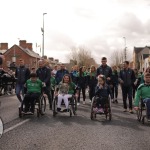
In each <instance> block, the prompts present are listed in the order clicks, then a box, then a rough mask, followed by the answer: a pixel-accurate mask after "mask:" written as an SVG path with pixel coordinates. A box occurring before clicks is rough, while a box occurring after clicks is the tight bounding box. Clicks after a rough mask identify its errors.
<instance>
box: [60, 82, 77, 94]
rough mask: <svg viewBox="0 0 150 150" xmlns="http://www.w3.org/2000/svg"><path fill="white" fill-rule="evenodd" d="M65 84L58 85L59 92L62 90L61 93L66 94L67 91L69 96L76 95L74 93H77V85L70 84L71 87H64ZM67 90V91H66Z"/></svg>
mask: <svg viewBox="0 0 150 150" xmlns="http://www.w3.org/2000/svg"><path fill="white" fill-rule="evenodd" d="M63 84H64V83H62V82H60V83H59V85H58V90H61V92H64V91H65V93H66V91H67V94H74V91H75V88H76V85H75V84H74V83H73V82H71V83H69V85H67V86H66V87H62V86H63ZM64 88H65V89H64Z"/></svg>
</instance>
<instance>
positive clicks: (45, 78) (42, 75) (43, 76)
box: [36, 67, 51, 86]
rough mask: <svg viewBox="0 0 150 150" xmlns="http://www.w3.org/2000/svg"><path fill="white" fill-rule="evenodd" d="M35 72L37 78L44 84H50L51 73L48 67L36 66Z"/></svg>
mask: <svg viewBox="0 0 150 150" xmlns="http://www.w3.org/2000/svg"><path fill="white" fill-rule="evenodd" d="M36 74H37V76H38V77H39V79H40V80H41V81H42V82H44V83H45V84H46V86H50V78H51V73H50V69H49V68H47V67H43V68H38V69H37V71H36Z"/></svg>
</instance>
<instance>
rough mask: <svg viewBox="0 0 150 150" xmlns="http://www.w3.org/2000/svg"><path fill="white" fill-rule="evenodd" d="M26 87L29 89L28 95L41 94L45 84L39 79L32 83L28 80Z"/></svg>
mask: <svg viewBox="0 0 150 150" xmlns="http://www.w3.org/2000/svg"><path fill="white" fill-rule="evenodd" d="M25 86H26V88H27V93H41V90H42V87H43V86H44V84H43V83H42V81H41V80H39V79H37V80H36V81H31V79H28V80H27V81H26V84H25Z"/></svg>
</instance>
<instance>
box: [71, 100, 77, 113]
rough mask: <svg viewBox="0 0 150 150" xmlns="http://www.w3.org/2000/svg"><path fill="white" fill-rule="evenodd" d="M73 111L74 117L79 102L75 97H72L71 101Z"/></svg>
mask: <svg viewBox="0 0 150 150" xmlns="http://www.w3.org/2000/svg"><path fill="white" fill-rule="evenodd" d="M71 109H72V112H73V114H74V115H76V110H77V101H76V99H75V98H74V97H72V100H71Z"/></svg>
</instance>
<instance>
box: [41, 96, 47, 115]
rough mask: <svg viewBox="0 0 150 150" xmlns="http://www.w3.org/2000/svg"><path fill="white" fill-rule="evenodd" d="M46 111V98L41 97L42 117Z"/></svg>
mask: <svg viewBox="0 0 150 150" xmlns="http://www.w3.org/2000/svg"><path fill="white" fill-rule="evenodd" d="M45 110H46V99H45V97H44V96H41V98H40V100H39V113H40V114H41V115H44V114H45Z"/></svg>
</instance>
